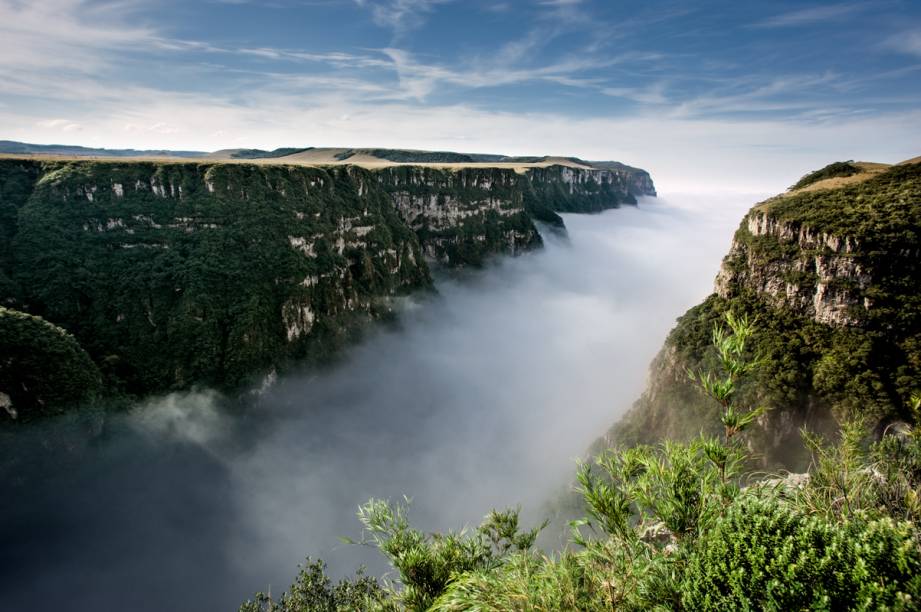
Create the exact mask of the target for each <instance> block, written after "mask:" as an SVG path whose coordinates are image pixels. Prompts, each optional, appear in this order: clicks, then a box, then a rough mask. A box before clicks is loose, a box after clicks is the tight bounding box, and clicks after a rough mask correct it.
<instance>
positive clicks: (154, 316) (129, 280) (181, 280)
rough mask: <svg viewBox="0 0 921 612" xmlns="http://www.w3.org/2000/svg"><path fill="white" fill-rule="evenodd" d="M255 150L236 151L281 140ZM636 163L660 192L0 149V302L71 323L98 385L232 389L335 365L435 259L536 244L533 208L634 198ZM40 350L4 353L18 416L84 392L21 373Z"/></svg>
mask: <svg viewBox="0 0 921 612" xmlns="http://www.w3.org/2000/svg"><path fill="white" fill-rule="evenodd" d="M263 153H265V152H258V151H256V152H253V151H244V152H243V154H244V156H248V157H251V158H255V157H277V156H281V155H285V154H287V153H290V151H287V150H281V151H275V152H271V153H265V154H263ZM625 168H627V167H625ZM636 173H640V174H636ZM640 175H641V177H642V178H643V181H645V182H644V183H643V185H644V186H645V185H647V183H648V189H651V181H650V180H649V178H648V175H647V174H646V173H645V172H642V171H639V170H636V169H629V171H627V170H616V171H615V170H610V171H609V170H597V169H592V170H580V169H573V168H569V167H565V168H564V167H559V166H552V167H548V168H535V169H532V170H530V171H526V172H518V171H516V170H515V169H512V168H489V167H485V168H460V169H444V168H434V167H419V166H395V167H388V168H381V169H377V170H368V169H363V168H359V167H357V166H350V165H342V166H327V167H310V166H304V165H285V164H282V163H261V164H256V163H224V162H215V161H156V162H154V161H134V160H130V161H126V160H118V159H110V160H104V161H103V160H66V159H62V160H40V159H34V158H33V159H14V158H6V159H2V160H0V305H2V306H3V307H4V308H6V309H8V310H9V312H10V313H12V312H13V311H17V312H20V313H28V314H29V315H32V316H34V317H40V318H41V319H43V320H45V321H47V323H48V324H50V325H51V326H57V327H59V328H61V329H63V330H66V332H67V333H68V334H70V336H68V337H69V338H70V342H71V343H75V349H74V351H72V357H73V358H74V359H77V361H75V362H74V364H73V367H74V369H75V370H79V371H83V370H84V369H85V366H86V364H85V363H84V361H85V358H86V356H88V357H89V359H90V360H91V363H92V364H93V366H94V368H95V370H98V374H99V376H101V381H102V383H101V389H100V390H99V391H100V392H101V393H103V394H104V395H106V394H107V395H110V396H122V397H142V396H144V395H147V394H150V393H155V392H162V391H169V390H177V389H188V388H190V387H192V386H195V385H205V386H209V387H213V388H218V389H222V390H229V391H237V390H240V389H244V388H246V387H248V386H251V385H255V384H259V381H260V380H261V379H262V378H263V377H266V376H272V375H273V373H276V372H278V371H281V370H284V369H285V368H288V367H293V366H294V365H295V364H299V365H303V364H311V363H321V362H324V361H325V360H328V359H330V358H331V356H334V355H336V354H337V353H338V351H339V349H340V348H341V347H342V346H343V345H345V344H346V343H349V342H351V341H352V340H353V339H354V337H355V336H356V334H360V333H361V330H362V329H363V328H364V327H365V326H366V323H367V322H369V321H372V320H376V319H381V318H385V317H389V316H391V314H392V312H393V311H394V309H395V308H396V306H397V304H398V302H399V298H400V296H404V295H407V294H410V293H412V292H416V291H420V290H422V291H429V290H431V289H432V281H431V266H432V265H444V266H450V267H463V266H480V265H482V264H483V263H484V262H485V261H486V260H487V259H488V258H489V257H491V256H493V255H496V254H516V253H521V252H524V251H527V250H531V249H534V248H539V247H540V246H541V244H542V241H541V237H540V234H539V232H538V230H537V227H536V226H535V222H544V223H548V224H551V225H555V226H560V227H562V220H561V218H560V217H559V215H558V214H557V211H580V212H591V211H597V210H601V209H604V208H612V207H617V206H618V205H620V204H621V203H635V202H636V200H635V196H634V185H633V184H632V183H631V181H632V180H633V179H632V178H631V177H633V176H640ZM644 188H646V187H644ZM636 193H643V192H636ZM4 312H7V311H4ZM19 320H20V319H17V318H15V317H13V316H11V315H6V314H5V315H4V316H3V317H0V333H3V334H4V335H13V336H15V337H16V338H17V342H18V343H20V344H22V346H27V345H28V339H27V338H25V339H24V338H23V336H22V334H23V333H24V331H23V328H22V327H21V326H20V325H19V324H18V323H16V325H15V326H14V325H13V322H18V321H19ZM30 320H31V319H30ZM29 329H35V330H39V329H40V327H39V326H35V325H33V326H32V327H31V328H29ZM35 346H36V348H35V357H36V358H35V359H28V360H21V359H10V358H8V359H7V360H5V361H4V362H3V363H0V378H2V380H4V381H14V382H7V383H4V386H3V387H2V388H0V392H2V393H4V394H5V395H6V396H7V397H9V398H10V402H11V403H12V405H13V406H16V407H18V408H19V409H18V412H17V416H18V419H19V420H20V421H22V420H29V419H30V418H33V417H38V416H42V415H44V414H48V413H54V412H58V411H61V410H64V409H67V408H69V407H73V406H74V405H75V404H74V402H71V401H69V400H67V401H65V398H71V397H73V398H76V399H80V397H81V396H79V395H72V394H67V393H63V394H62V393H49V392H47V389H48V388H49V387H48V385H29V384H16V383H15V381H20V380H21V381H27V380H32V379H38V378H41V376H42V375H43V374H42V372H41V370H40V369H36V368H37V367H38V366H37V364H39V363H40V362H41V359H40V358H39V357H38V356H39V355H40V354H41V355H44V353H42V352H41V351H40V350H39V348H38V347H44V346H46V343H45V341H44V340H43V339H42V337H40V336H36V338H35ZM24 350H25V349H24ZM42 350H44V349H42ZM67 354H68V355H70V354H71V353H67ZM78 356H79V357H78ZM64 358H65V354H61V355H58V356H57V357H55V360H56V362H57V361H60V360H61V359H64Z"/></svg>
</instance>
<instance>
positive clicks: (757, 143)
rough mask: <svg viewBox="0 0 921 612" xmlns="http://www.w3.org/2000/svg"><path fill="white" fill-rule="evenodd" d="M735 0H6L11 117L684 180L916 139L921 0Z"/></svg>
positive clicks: (89, 133) (177, 138)
mask: <svg viewBox="0 0 921 612" xmlns="http://www.w3.org/2000/svg"><path fill="white" fill-rule="evenodd" d="M778 6H780V7H781V8H777V7H778ZM877 6H879V7H880V8H876V7H877ZM783 7H787V9H789V10H786V11H784V10H782V9H783ZM893 7H895V8H893ZM720 8H721V10H702V9H699V8H695V7H687V6H677V8H676V5H675V4H674V3H673V2H670V1H667V0H663V1H662V2H652V3H648V4H647V3H639V2H637V3H635V5H630V3H627V4H626V5H624V6H620V5H618V6H616V7H615V6H613V5H611V4H610V3H607V2H601V1H592V0H580V1H575V0H541V1H528V2H524V1H517V2H516V1H514V0H505V1H502V2H492V1H490V0H471V1H470V2H466V1H465V2H459V1H454V2H452V1H446V0H352V1H351V2H326V1H320V0H315V1H301V0H296V1H295V0H276V1H275V2H273V3H272V5H271V10H268V9H267V8H266V5H265V4H263V3H257V2H253V1H249V0H233V1H232V2H226V1H221V2H216V1H214V0H200V1H198V2H196V1H189V2H186V3H183V4H182V5H180V3H162V2H154V1H153V0H130V1H124V0H116V1H111V0H45V1H44V2H41V3H24V2H20V1H18V0H0V82H2V83H3V87H2V88H0V138H12V139H17V140H27V141H34V142H60V141H61V140H66V139H67V138H68V136H69V137H70V138H71V139H74V140H79V141H80V142H75V143H74V144H91V145H95V146H110V147H116V146H123V147H132V148H182V149H196V150H207V149H217V148H226V147H228V146H245V147H263V148H275V147H279V146H309V145H317V146H320V145H330V146H334V145H335V146H393V147H412V148H438V149H461V150H467V151H495V152H500V153H509V154H546V153H554V154H557V153H559V154H568V155H578V156H581V157H593V158H619V159H623V160H624V161H628V162H634V163H637V164H645V165H647V166H650V168H651V169H652V170H653V171H654V172H655V173H656V174H657V176H662V177H666V178H667V177H674V184H692V183H693V184H701V183H705V182H707V181H712V182H719V181H722V182H723V184H725V182H726V178H725V172H723V170H722V169H721V168H722V167H725V166H726V165H727V164H729V165H732V166H734V167H736V170H735V171H734V173H733V180H736V179H738V180H739V181H742V182H744V181H749V182H751V183H752V188H755V187H757V188H758V189H759V190H765V189H766V190H769V189H770V185H775V184H776V186H778V187H783V186H785V185H786V184H789V179H790V178H796V176H791V174H793V173H794V171H793V170H792V169H791V164H793V163H796V164H808V165H806V167H809V165H813V164H819V163H823V162H827V161H829V160H833V159H849V158H872V157H874V156H876V158H877V159H881V160H882V161H898V159H899V158H900V156H901V157H913V156H915V155H917V152H916V151H913V150H912V147H914V146H916V145H915V144H914V143H916V142H921V138H918V134H917V133H916V132H917V129H915V128H913V127H912V126H913V125H917V121H915V120H916V119H917V111H918V108H919V105H918V104H917V102H915V100H917V99H919V98H921V82H918V81H917V79H914V78H907V77H908V76H909V75H916V74H917V69H918V66H917V58H918V57H919V56H921V30H918V29H917V28H913V27H912V26H911V24H912V22H913V19H914V20H915V21H917V20H921V9H919V10H915V9H914V8H913V7H911V6H910V5H906V4H904V3H897V2H886V3H883V4H880V5H874V9H873V10H869V9H868V5H867V4H866V3H859V2H850V3H826V4H813V5H810V6H808V7H805V8H802V6H801V5H799V6H798V5H797V4H794V3H783V4H781V3H776V4H774V3H772V4H771V5H770V6H758V7H753V6H751V5H747V4H744V3H742V4H739V3H729V2H726V3H725V5H724V6H722V7H720ZM222 11H227V15H228V17H227V18H225V19H223V20H221V19H214V17H215V15H218V14H219V12H222ZM902 13H906V14H902ZM858 16H859V17H860V19H856V17H858ZM231 17H232V18H231ZM203 24H207V26H205V25H203ZM254 24H255V25H254ZM752 24H757V25H758V27H751V25H752ZM829 24H833V25H834V27H835V29H834V30H832V31H830V30H829V29H828V26H829ZM818 32H821V33H822V35H823V36H826V37H827V36H828V35H834V36H838V37H839V39H840V40H847V41H848V44H847V45H844V46H841V45H830V44H824V43H823V42H822V40H825V39H824V38H822V37H819V36H814V35H813V34H815V33H818ZM911 121H914V122H915V123H910V122H911ZM871 125H872V126H874V127H873V128H872V129H871V128H868V126H871ZM836 134H847V135H848V139H842V138H839V137H838V136H836ZM882 135H885V137H883V136H882ZM746 142H747V144H746ZM776 151H784V155H785V156H786V157H784V156H783V155H775V152H776ZM768 152H770V153H768ZM730 157H731V159H732V162H731V163H730V162H729V161H727V160H728V158H730ZM804 160H806V161H804ZM745 168H749V170H745ZM802 169H803V167H802V166H799V170H802ZM800 174H801V172H800ZM756 183H757V184H756ZM765 183H770V185H767V184H765Z"/></svg>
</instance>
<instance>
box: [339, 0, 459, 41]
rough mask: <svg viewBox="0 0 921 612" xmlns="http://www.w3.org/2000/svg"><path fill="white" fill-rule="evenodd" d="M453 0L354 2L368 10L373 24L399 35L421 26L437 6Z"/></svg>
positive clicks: (358, 0) (363, 0)
mask: <svg viewBox="0 0 921 612" xmlns="http://www.w3.org/2000/svg"><path fill="white" fill-rule="evenodd" d="M448 2H453V0H355V3H356V4H357V5H358V6H360V7H362V8H369V9H370V10H371V15H372V16H373V18H374V21H375V23H377V24H378V25H380V26H384V27H388V28H391V29H392V30H393V31H394V33H395V34H397V35H401V34H404V33H405V32H407V31H408V30H412V29H414V28H417V27H419V26H421V25H422V24H423V23H425V20H426V19H427V18H428V15H429V14H430V13H432V11H434V10H435V7H436V6H438V5H439V4H447V3H448Z"/></svg>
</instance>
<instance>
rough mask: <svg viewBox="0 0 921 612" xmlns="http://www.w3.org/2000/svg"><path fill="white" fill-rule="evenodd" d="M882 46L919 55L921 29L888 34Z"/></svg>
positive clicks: (920, 50)
mask: <svg viewBox="0 0 921 612" xmlns="http://www.w3.org/2000/svg"><path fill="white" fill-rule="evenodd" d="M884 46H885V47H886V48H887V49H890V50H892V51H898V52H899V53H906V54H908V55H914V56H917V57H921V30H908V31H906V32H901V33H899V34H896V35H894V36H890V37H889V38H887V39H886V41H885V43H884Z"/></svg>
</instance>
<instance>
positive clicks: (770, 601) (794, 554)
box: [682, 495, 921, 610]
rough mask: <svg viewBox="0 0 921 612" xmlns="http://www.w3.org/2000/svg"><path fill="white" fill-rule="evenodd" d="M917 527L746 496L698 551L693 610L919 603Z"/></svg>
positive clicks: (687, 588) (692, 576) (685, 584)
mask: <svg viewBox="0 0 921 612" xmlns="http://www.w3.org/2000/svg"><path fill="white" fill-rule="evenodd" d="M917 537H918V533H917V531H916V529H915V528H914V527H913V526H912V525H911V524H910V523H907V522H897V521H894V520H893V519H891V518H882V519H876V520H869V521H865V520H862V519H861V518H860V517H855V518H852V519H849V520H845V521H840V522H837V521H829V520H827V519H825V518H822V517H818V516H808V515H806V514H804V513H802V512H801V511H799V510H797V509H796V508H794V507H792V506H790V505H789V504H788V503H786V502H783V501H780V500H778V499H777V498H773V497H767V498H762V497H758V496H756V495H745V496H742V497H741V498H740V499H738V500H737V501H736V503H734V504H733V505H732V506H731V507H730V508H729V510H728V512H727V513H726V514H725V515H724V516H723V517H721V518H719V519H717V521H716V524H715V526H714V528H713V529H711V530H709V531H708V532H707V533H706V534H705V535H704V536H703V537H702V538H701V539H700V540H699V541H698V543H697V546H696V547H695V548H694V551H693V552H692V553H691V557H690V561H689V563H688V566H687V570H686V571H685V573H684V579H683V581H682V591H683V597H682V604H683V605H684V607H686V608H687V609H689V610H804V609H813V610H816V609H818V610H828V609H832V610H843V609H860V610H870V609H873V610H876V609H881V608H889V609H906V610H907V609H916V606H917V605H918V602H919V601H921V575H919V573H918V572H919V570H921V551H919V548H918V542H917Z"/></svg>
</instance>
